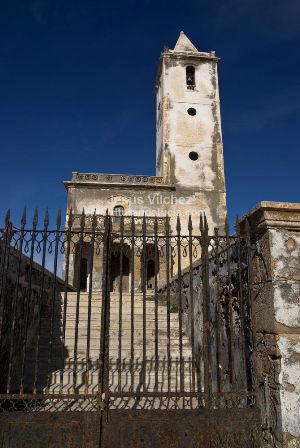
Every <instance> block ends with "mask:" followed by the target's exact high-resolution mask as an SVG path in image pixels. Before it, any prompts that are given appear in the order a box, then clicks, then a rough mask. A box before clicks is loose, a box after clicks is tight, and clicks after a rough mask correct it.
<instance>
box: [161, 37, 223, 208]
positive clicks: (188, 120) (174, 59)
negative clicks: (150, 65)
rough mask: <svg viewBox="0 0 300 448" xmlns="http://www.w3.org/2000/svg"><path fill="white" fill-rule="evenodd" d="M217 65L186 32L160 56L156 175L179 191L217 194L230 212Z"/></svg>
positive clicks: (212, 54) (216, 60) (211, 54)
mask: <svg viewBox="0 0 300 448" xmlns="http://www.w3.org/2000/svg"><path fill="white" fill-rule="evenodd" d="M218 61H219V59H218V58H217V57H216V55H215V52H214V51H211V52H202V51H198V50H197V48H196V47H195V46H194V45H193V44H192V42H191V41H190V40H189V39H188V38H187V36H186V35H185V34H184V33H183V32H181V33H180V35H179V38H178V41H177V43H176V46H175V48H174V49H173V50H170V49H165V50H164V51H163V52H162V53H161V57H160V63H159V70H158V74H157V81H156V174H157V175H158V176H163V177H164V180H165V181H166V182H167V183H171V184H173V185H174V186H175V187H176V190H185V191H187V190H188V191H190V192H191V193H192V192H199V193H200V192H203V193H205V192H214V195H215V196H218V199H217V198H216V199H217V202H218V204H219V205H221V204H223V205H222V207H223V208H224V209H225V208H226V206H225V181H224V163H223V144H222V132H221V117H220V100H219V87H218V74H217V65H218ZM202 203H203V201H202Z"/></svg>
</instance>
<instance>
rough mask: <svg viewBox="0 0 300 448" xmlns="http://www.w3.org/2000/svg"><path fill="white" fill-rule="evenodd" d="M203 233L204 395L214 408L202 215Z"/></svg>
mask: <svg viewBox="0 0 300 448" xmlns="http://www.w3.org/2000/svg"><path fill="white" fill-rule="evenodd" d="M200 232H201V238H200V242H201V267H202V294H203V361H204V395H205V406H206V407H208V408H211V406H212V384H211V364H210V363H211V356H210V288H209V258H208V245H209V239H208V225H207V220H206V216H205V214H204V219H203V218H202V215H200Z"/></svg>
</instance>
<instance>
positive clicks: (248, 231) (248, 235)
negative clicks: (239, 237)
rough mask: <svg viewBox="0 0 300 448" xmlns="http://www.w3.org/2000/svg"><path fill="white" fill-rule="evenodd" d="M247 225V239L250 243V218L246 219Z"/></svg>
mask: <svg viewBox="0 0 300 448" xmlns="http://www.w3.org/2000/svg"><path fill="white" fill-rule="evenodd" d="M245 227H246V239H247V242H248V244H250V242H251V229H250V223H249V220H248V218H246V219H245Z"/></svg>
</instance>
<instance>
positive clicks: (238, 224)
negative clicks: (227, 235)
mask: <svg viewBox="0 0 300 448" xmlns="http://www.w3.org/2000/svg"><path fill="white" fill-rule="evenodd" d="M234 227H235V231H236V233H237V234H238V235H239V234H240V223H239V215H236V218H235V224H234Z"/></svg>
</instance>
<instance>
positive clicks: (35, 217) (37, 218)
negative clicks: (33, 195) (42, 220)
mask: <svg viewBox="0 0 300 448" xmlns="http://www.w3.org/2000/svg"><path fill="white" fill-rule="evenodd" d="M38 221H39V217H38V209H37V208H35V209H34V215H33V220H32V225H33V227H36V226H37V225H38Z"/></svg>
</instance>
